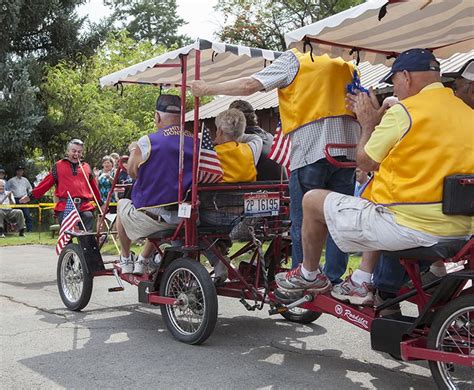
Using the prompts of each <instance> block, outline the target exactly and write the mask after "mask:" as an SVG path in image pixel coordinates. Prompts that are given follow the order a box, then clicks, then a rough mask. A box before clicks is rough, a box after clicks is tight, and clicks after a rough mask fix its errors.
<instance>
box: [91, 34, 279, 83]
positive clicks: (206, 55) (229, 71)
mask: <svg viewBox="0 0 474 390" xmlns="http://www.w3.org/2000/svg"><path fill="white" fill-rule="evenodd" d="M198 50H199V51H200V53H201V78H202V79H204V80H206V81H207V82H211V83H214V82H222V81H227V80H232V79H234V78H238V77H245V76H250V75H251V74H253V73H255V72H257V71H259V70H261V69H263V68H264V67H265V66H267V65H269V64H270V63H271V61H273V60H275V59H276V58H278V56H279V55H280V54H281V53H280V52H276V51H271V50H264V49H256V48H252V47H247V46H236V45H227V44H225V43H221V42H210V41H206V40H203V39H198V40H196V42H194V43H193V44H191V45H188V46H185V47H183V48H181V49H177V50H174V51H171V52H169V53H165V54H162V55H159V56H157V57H154V58H151V59H149V60H147V61H143V62H140V63H139V64H135V65H132V66H129V67H128V68H125V69H123V70H120V71H118V72H115V73H111V74H109V75H107V76H104V77H102V78H101V79H100V85H101V86H102V87H105V86H110V85H115V84H117V83H123V84H126V83H138V84H154V85H167V86H168V85H169V86H177V85H180V84H181V68H180V67H177V68H176V67H174V68H173V67H159V66H158V65H167V64H179V63H180V56H181V55H187V58H188V59H187V80H194V79H195V73H194V70H195V68H194V63H195V58H196V51H198Z"/></svg>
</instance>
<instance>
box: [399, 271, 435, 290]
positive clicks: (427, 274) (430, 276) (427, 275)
mask: <svg viewBox="0 0 474 390" xmlns="http://www.w3.org/2000/svg"><path fill="white" fill-rule="evenodd" d="M420 276H421V285H422V286H425V285H427V284H429V283H432V282H434V281H436V280H438V279H441V278H442V277H443V276H436V275H435V274H434V273H433V272H431V271H430V270H429V269H428V270H427V271H424V272H421V273H420ZM404 287H407V288H409V289H410V290H411V289H412V288H415V286H414V285H413V282H412V281H411V280H410V281H408V283H407V284H405V286H404Z"/></svg>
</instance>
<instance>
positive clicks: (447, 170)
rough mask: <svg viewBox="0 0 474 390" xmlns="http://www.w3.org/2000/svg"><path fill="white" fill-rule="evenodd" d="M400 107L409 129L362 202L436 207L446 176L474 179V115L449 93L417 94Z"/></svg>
mask: <svg viewBox="0 0 474 390" xmlns="http://www.w3.org/2000/svg"><path fill="white" fill-rule="evenodd" d="M401 104H402V105H403V106H404V108H405V109H406V111H407V113H408V115H409V117H410V121H411V126H410V128H409V129H408V131H407V132H406V133H405V135H404V136H403V137H402V138H401V139H400V140H399V141H398V143H397V144H396V145H395V146H394V147H393V148H392V150H391V151H390V152H389V154H388V155H387V156H386V157H385V158H384V160H383V161H382V162H381V164H380V167H379V170H378V172H376V173H375V175H374V178H373V180H372V181H371V182H370V184H369V185H368V186H367V188H366V189H365V191H364V192H363V194H362V196H363V197H364V198H366V199H368V200H370V201H372V202H374V203H377V204H383V205H387V206H390V205H393V206H396V205H397V204H426V203H438V202H441V200H442V197H443V193H442V192H443V180H444V178H445V177H446V176H449V175H453V174H457V173H474V114H473V110H472V109H471V108H470V107H469V106H467V105H466V104H464V103H463V102H462V101H461V100H460V99H458V98H457V97H455V96H454V94H453V91H452V90H451V89H449V88H436V89H429V90H426V91H421V92H420V93H418V94H416V95H414V96H412V97H409V98H407V99H405V100H403V101H401Z"/></svg>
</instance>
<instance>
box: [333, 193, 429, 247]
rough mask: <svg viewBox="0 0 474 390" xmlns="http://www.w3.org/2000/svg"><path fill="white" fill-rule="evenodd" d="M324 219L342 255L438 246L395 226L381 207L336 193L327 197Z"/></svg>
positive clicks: (419, 233)
mask: <svg viewBox="0 0 474 390" xmlns="http://www.w3.org/2000/svg"><path fill="white" fill-rule="evenodd" d="M324 218H325V219H326V225H327V227H328V230H329V233H331V236H332V238H333V239H334V242H335V243H336V245H337V246H338V247H339V248H340V249H341V250H342V251H343V252H363V251H374V250H386V251H398V250H403V249H410V248H416V247H420V246H425V247H427V246H432V245H434V244H436V243H437V242H438V238H437V237H434V236H431V235H429V234H425V233H422V232H420V231H418V230H413V229H410V228H407V227H405V226H401V225H398V224H397V223H396V222H395V217H394V215H393V213H392V212H391V211H390V210H389V209H388V208H386V207H384V206H380V205H376V204H374V203H372V202H369V201H368V200H365V199H362V198H356V197H354V196H349V195H343V194H339V193H337V192H331V193H330V194H329V195H328V196H327V197H326V200H325V201H324Z"/></svg>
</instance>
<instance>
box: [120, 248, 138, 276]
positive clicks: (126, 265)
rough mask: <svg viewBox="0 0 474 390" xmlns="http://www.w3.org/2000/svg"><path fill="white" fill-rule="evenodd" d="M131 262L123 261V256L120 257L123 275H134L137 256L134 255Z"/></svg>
mask: <svg viewBox="0 0 474 390" xmlns="http://www.w3.org/2000/svg"><path fill="white" fill-rule="evenodd" d="M130 256H131V259H130V260H124V259H122V256H120V263H119V264H120V267H121V268H122V273H123V274H131V273H133V263H134V262H135V255H134V254H133V253H132V254H131V255H130Z"/></svg>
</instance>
